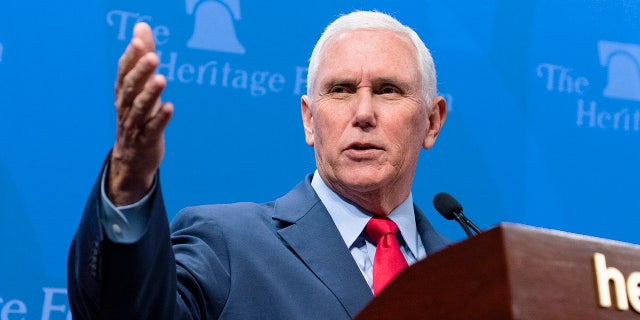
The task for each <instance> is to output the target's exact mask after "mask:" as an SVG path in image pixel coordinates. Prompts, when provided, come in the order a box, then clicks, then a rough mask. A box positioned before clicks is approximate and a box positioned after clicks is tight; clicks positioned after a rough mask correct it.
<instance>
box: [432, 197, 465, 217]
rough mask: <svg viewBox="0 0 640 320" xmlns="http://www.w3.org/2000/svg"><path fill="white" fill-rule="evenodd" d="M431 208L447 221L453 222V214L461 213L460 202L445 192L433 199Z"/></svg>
mask: <svg viewBox="0 0 640 320" xmlns="http://www.w3.org/2000/svg"><path fill="white" fill-rule="evenodd" d="M433 206H434V207H435V208H436V210H438V212H440V214H441V215H442V216H443V217H444V218H445V219H447V220H453V219H454V218H455V216H454V213H456V212H462V205H461V204H460V202H458V200H456V198H454V197H453V196H451V195H450V194H448V193H446V192H440V193H438V194H436V196H435V197H433Z"/></svg>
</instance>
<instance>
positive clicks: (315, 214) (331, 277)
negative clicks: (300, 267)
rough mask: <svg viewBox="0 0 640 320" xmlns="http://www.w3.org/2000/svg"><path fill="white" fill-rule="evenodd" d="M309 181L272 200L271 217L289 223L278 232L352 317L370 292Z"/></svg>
mask: <svg viewBox="0 0 640 320" xmlns="http://www.w3.org/2000/svg"><path fill="white" fill-rule="evenodd" d="M309 181H310V177H309V176H308V177H307V179H305V181H304V182H303V183H301V184H299V185H298V186H297V187H296V188H294V189H293V190H292V191H291V192H289V193H288V194H287V195H285V196H284V197H282V198H280V199H278V200H277V201H276V206H275V213H274V218H275V219H277V220H281V221H285V222H288V223H291V225H289V226H286V227H284V228H282V229H280V230H278V234H279V235H280V237H281V238H282V239H283V241H284V242H286V243H287V244H288V245H289V246H290V247H291V249H292V250H293V251H295V253H296V254H297V255H298V256H299V257H300V259H301V260H302V261H303V262H304V264H305V265H307V267H308V268H309V269H310V270H311V271H312V272H313V273H314V274H315V275H316V276H317V277H318V279H320V281H322V283H324V284H325V285H326V286H327V288H328V289H329V290H331V292H333V294H334V295H335V296H336V297H337V298H338V300H339V301H340V302H341V303H342V305H343V306H344V308H345V310H346V311H347V312H348V313H349V315H350V316H351V317H352V318H353V317H355V316H356V315H357V314H358V312H360V311H361V310H362V308H364V306H365V305H366V304H367V303H368V302H369V301H370V300H371V299H372V298H373V295H372V293H371V289H370V288H369V286H368V285H367V283H366V281H365V280H364V277H363V276H362V273H361V272H360V269H359V268H358V266H357V264H356V263H355V261H354V260H353V256H352V255H351V253H350V252H349V249H348V248H347V246H346V245H345V243H344V241H343V240H342V237H341V236H340V233H339V231H338V229H337V228H336V226H335V224H334V222H333V220H332V219H331V216H330V215H329V213H328V212H327V209H326V208H325V207H324V205H323V204H322V202H321V201H320V199H319V198H318V197H317V196H316V194H315V192H314V191H313V188H312V187H311V185H310V183H309Z"/></svg>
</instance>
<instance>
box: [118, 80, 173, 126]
mask: <svg viewBox="0 0 640 320" xmlns="http://www.w3.org/2000/svg"><path fill="white" fill-rule="evenodd" d="M166 84H167V82H166V80H165V78H164V77H163V76H162V75H153V76H151V77H150V78H149V79H148V81H147V82H146V83H145V85H144V89H143V90H142V91H140V93H139V94H137V95H136V97H135V99H133V101H132V107H131V110H130V112H129V115H128V117H127V118H126V119H125V123H124V126H125V128H132V127H144V126H145V124H146V122H148V121H149V118H152V117H153V114H154V113H156V112H157V111H154V110H153V108H154V106H156V105H158V104H159V100H160V94H161V93H162V90H164V88H165V86H166Z"/></svg>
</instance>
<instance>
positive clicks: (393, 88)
mask: <svg viewBox="0 0 640 320" xmlns="http://www.w3.org/2000/svg"><path fill="white" fill-rule="evenodd" d="M400 92H401V91H400V89H398V87H396V86H384V87H382V88H381V89H380V94H394V93H400Z"/></svg>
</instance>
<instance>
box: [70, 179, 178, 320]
mask: <svg viewBox="0 0 640 320" xmlns="http://www.w3.org/2000/svg"><path fill="white" fill-rule="evenodd" d="M149 200H150V203H151V207H150V209H151V214H150V216H149V220H148V224H147V227H146V230H145V231H144V234H143V235H142V236H141V237H140V239H138V241H135V242H133V243H116V242H113V241H110V240H109V239H108V237H106V236H105V232H104V230H103V227H102V225H101V221H100V212H101V209H102V208H101V206H102V205H103V204H102V201H101V193H100V179H98V181H97V182H96V184H95V185H94V187H93V190H92V191H91V194H90V196H89V199H88V201H87V204H86V207H85V210H84V213H83V216H82V219H81V222H80V226H79V227H78V230H77V232H76V234H75V237H74V239H73V241H72V243H71V248H70V250H69V259H68V265H67V272H68V275H67V276H68V277H67V279H68V280H67V281H68V292H69V302H70V306H71V310H72V313H73V316H74V319H174V318H176V316H177V315H178V314H179V313H180V312H178V310H177V309H178V302H177V299H176V295H177V294H176V263H175V258H174V254H173V250H172V247H171V241H170V231H169V223H168V220H167V215H166V210H165V208H164V202H163V199H162V190H161V188H160V184H159V183H158V186H157V188H156V189H155V190H154V191H153V193H152V194H151V195H150V199H149ZM183 311H186V310H183ZM185 313H188V312H185ZM180 318H182V317H180Z"/></svg>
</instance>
